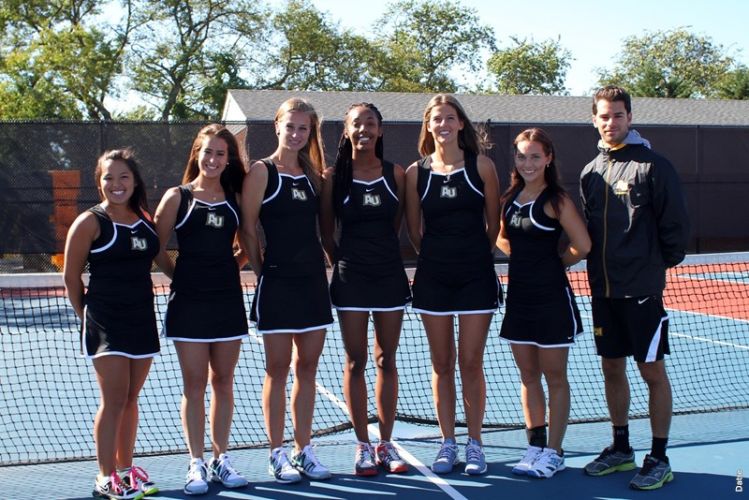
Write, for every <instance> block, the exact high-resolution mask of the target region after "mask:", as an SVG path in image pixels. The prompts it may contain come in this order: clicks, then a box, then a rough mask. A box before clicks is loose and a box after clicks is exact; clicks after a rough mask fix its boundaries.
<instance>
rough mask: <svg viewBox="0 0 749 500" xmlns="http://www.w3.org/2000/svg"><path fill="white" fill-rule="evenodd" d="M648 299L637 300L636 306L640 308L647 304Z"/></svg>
mask: <svg viewBox="0 0 749 500" xmlns="http://www.w3.org/2000/svg"><path fill="white" fill-rule="evenodd" d="M649 298H650V297H645V298H644V299H642V300H638V301H637V305H640V306H641V305H643V304H644V303H645V302H647V301H648V299H649Z"/></svg>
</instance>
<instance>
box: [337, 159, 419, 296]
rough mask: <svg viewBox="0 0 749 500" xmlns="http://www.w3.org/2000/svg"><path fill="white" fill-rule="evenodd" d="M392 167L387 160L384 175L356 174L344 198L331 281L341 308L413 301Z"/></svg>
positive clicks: (384, 163)
mask: <svg viewBox="0 0 749 500" xmlns="http://www.w3.org/2000/svg"><path fill="white" fill-rule="evenodd" d="M393 169H394V166H393V164H392V163H389V162H385V161H383V162H382V176H381V177H379V178H378V179H375V180H373V181H371V182H364V181H359V180H356V179H354V180H353V181H352V183H351V189H350V191H349V194H348V196H347V197H346V199H344V200H343V211H342V213H341V220H340V223H341V238H340V243H339V246H338V247H337V248H336V255H335V266H334V268H333V277H332V279H331V283H330V297H331V300H332V302H333V306H334V307H335V308H337V309H338V310H341V311H396V310H403V309H404V308H405V307H406V304H408V303H409V302H410V301H411V290H410V288H409V286H408V277H407V276H406V271H405V270H404V269H403V259H402V258H401V254H400V240H399V239H398V234H397V233H396V231H395V226H394V221H395V216H396V214H397V212H398V207H399V204H400V202H399V200H398V196H397V194H396V193H397V192H398V188H397V186H396V183H395V176H394V174H393Z"/></svg>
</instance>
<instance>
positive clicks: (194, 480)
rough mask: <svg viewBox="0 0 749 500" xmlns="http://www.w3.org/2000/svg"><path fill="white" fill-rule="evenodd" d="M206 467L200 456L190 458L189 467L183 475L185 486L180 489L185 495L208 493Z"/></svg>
mask: <svg viewBox="0 0 749 500" xmlns="http://www.w3.org/2000/svg"><path fill="white" fill-rule="evenodd" d="M207 477H208V469H207V467H206V466H205V462H203V459H202V458H193V459H192V460H190V467H189V468H188V469H187V476H186V477H185V487H184V488H183V489H182V491H184V492H185V495H204V494H206V493H208V481H207V480H206V478H207Z"/></svg>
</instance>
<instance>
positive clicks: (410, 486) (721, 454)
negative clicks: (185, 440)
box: [0, 410, 749, 500]
mask: <svg viewBox="0 0 749 500" xmlns="http://www.w3.org/2000/svg"><path fill="white" fill-rule="evenodd" d="M630 428H631V435H632V445H633V447H634V448H635V450H636V453H637V459H638V462H641V461H642V458H643V457H644V454H645V453H647V451H648V450H649V447H650V430H649V424H648V421H647V420H644V419H640V420H633V421H631V422H630ZM610 433H611V431H610V427H609V425H608V424H607V423H605V422H600V423H591V424H575V425H571V426H570V427H569V429H568V432H567V437H566V439H565V445H566V447H565V455H566V464H567V469H566V470H564V471H562V472H560V473H558V474H557V475H556V476H555V477H554V478H552V479H548V480H541V479H538V480H537V479H531V478H526V477H518V476H514V475H512V474H511V472H510V469H511V467H512V465H514V464H515V462H517V460H518V459H519V458H520V456H521V455H522V453H523V451H524V448H525V437H524V435H523V431H520V430H511V431H500V430H494V431H487V432H485V434H484V445H485V451H486V453H487V459H488V461H489V471H488V473H487V474H486V475H484V476H481V477H478V478H474V477H469V476H467V475H465V474H463V473H462V472H461V469H460V468H458V471H457V472H454V473H452V474H449V475H447V476H440V477H439V478H438V479H434V478H432V477H429V476H425V475H424V474H422V473H421V472H419V471H418V470H416V469H415V468H414V467H412V468H411V471H410V472H409V473H408V474H403V475H393V474H389V475H386V474H384V473H381V474H380V475H378V476H374V477H372V478H359V477H356V476H354V475H353V474H352V467H353V451H354V450H353V446H354V445H353V443H354V441H353V436H351V435H348V434H344V435H337V436H329V437H326V438H321V439H319V440H317V454H318V456H319V458H320V459H321V461H322V462H323V463H325V464H326V465H328V466H329V467H330V468H331V470H332V471H333V473H334V477H333V479H331V480H330V481H324V482H309V481H306V480H305V481H303V482H302V483H300V484H297V485H279V484H276V483H275V482H274V481H273V479H272V478H271V477H270V476H269V475H268V474H267V471H266V460H267V450H259V449H254V450H237V451H235V452H234V453H233V455H234V457H235V465H236V466H237V468H238V469H239V470H240V471H241V472H243V473H244V474H245V476H246V477H247V478H248V479H250V481H251V484H250V486H249V487H247V488H244V489H241V490H226V489H223V488H221V487H219V486H217V485H211V489H210V491H209V494H208V495H206V496H203V497H198V498H206V499H227V498H235V499H250V500H255V499H268V498H273V499H280V498H299V499H304V498H312V499H349V498H350V499H415V500H420V499H449V498H453V499H457V500H460V499H463V498H465V499H487V500H489V499H498V498H507V499H515V498H518V499H529V500H534V499H604V498H605V499H614V498H622V499H640V498H644V497H647V498H649V499H658V498H660V499H662V498H673V499H715V500H717V499H722V498H736V499H739V498H744V497H743V496H741V495H740V494H737V493H736V486H737V477H738V476H739V475H742V476H743V474H744V473H745V471H748V470H749V411H747V410H741V411H733V412H719V413H710V414H696V415H682V416H677V417H675V418H674V422H673V426H672V432H671V438H670V442H669V451H668V453H669V457H670V459H671V464H672V467H673V470H674V475H675V479H674V481H673V482H672V483H670V484H668V485H666V486H664V487H663V488H662V489H660V490H656V491H652V492H637V491H633V490H630V489H629V488H628V487H627V484H628V482H629V480H630V479H631V476H632V475H633V472H621V473H616V474H612V475H610V476H605V477H601V478H591V477H588V476H585V475H584V474H583V472H582V467H583V466H584V465H585V463H587V462H588V461H589V460H591V459H592V458H594V457H595V456H596V455H597V454H598V452H600V449H601V448H603V446H605V445H606V444H608V442H609V439H610ZM395 434H396V436H399V437H400V440H399V441H398V442H399V444H400V446H401V447H402V448H404V449H405V450H406V451H407V452H408V453H410V454H411V455H413V457H414V458H415V459H416V460H417V461H418V462H420V463H423V464H427V465H428V464H430V463H431V460H432V459H433V458H434V455H435V454H436V451H437V444H436V443H437V439H436V435H437V431H436V429H435V428H430V427H421V426H410V425H403V424H400V423H399V424H396V428H395ZM458 440H459V442H461V441H462V442H464V441H465V436H460V435H459V436H458ZM461 452H462V450H461ZM187 461H188V459H187V455H185V454H175V455H166V456H155V457H143V458H141V459H139V460H138V462H137V463H139V464H140V465H141V466H143V467H145V468H146V470H148V472H149V474H150V475H151V478H152V479H154V480H155V481H156V482H157V483H158V485H159V487H160V488H161V492H160V493H159V495H157V496H154V497H152V498H159V499H176V498H194V497H187V496H185V495H184V494H183V493H182V485H183V478H184V472H185V470H186V467H187ZM412 465H413V464H412ZM95 474H96V463H95V462H94V461H80V462H69V463H55V464H42V465H26V466H11V467H0V485H2V489H3V495H2V496H3V498H9V499H17V500H25V499H42V498H44V499H46V498H55V499H62V498H64V499H83V498H90V495H91V485H92V481H93V477H94V476H95ZM435 481H443V483H444V484H437V483H436V482H435Z"/></svg>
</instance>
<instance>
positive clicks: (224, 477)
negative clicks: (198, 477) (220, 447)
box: [208, 453, 247, 488]
mask: <svg viewBox="0 0 749 500" xmlns="http://www.w3.org/2000/svg"><path fill="white" fill-rule="evenodd" d="M208 479H210V480H211V481H213V482H215V483H221V484H223V485H224V486H225V487H226V488H241V487H242V486H247V479H245V478H244V477H242V475H241V474H240V473H239V472H237V471H236V470H235V469H234V466H233V465H232V464H231V458H229V455H227V454H226V453H222V454H221V455H219V456H218V459H216V458H212V459H211V461H210V462H209V463H208Z"/></svg>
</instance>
